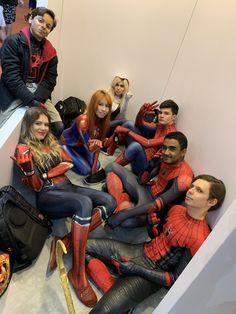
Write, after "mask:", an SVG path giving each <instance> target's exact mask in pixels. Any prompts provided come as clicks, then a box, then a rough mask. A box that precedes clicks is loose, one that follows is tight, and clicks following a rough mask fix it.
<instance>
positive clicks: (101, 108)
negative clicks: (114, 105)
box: [95, 99, 110, 119]
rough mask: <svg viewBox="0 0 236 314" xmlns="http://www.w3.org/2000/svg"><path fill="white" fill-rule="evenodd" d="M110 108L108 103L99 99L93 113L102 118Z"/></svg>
mask: <svg viewBox="0 0 236 314" xmlns="http://www.w3.org/2000/svg"><path fill="white" fill-rule="evenodd" d="M109 109H110V105H109V104H108V102H107V101H106V100H105V99H102V100H100V101H99V103H98V105H97V109H96V110H95V114H96V116H97V117H98V118H99V119H103V118H105V117H106V116H107V114H108V112H109Z"/></svg>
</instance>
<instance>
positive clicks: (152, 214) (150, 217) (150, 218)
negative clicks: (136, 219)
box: [147, 204, 160, 226]
mask: <svg viewBox="0 0 236 314" xmlns="http://www.w3.org/2000/svg"><path fill="white" fill-rule="evenodd" d="M147 222H148V224H149V225H151V226H154V225H156V224H158V223H159V222H160V219H159V218H158V208H157V206H156V204H152V205H151V206H150V208H149V210H148V212H147Z"/></svg>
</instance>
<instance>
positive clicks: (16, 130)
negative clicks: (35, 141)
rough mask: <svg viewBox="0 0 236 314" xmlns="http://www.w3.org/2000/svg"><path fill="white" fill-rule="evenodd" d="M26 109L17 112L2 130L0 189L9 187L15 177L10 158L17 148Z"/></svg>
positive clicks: (0, 132)
mask: <svg viewBox="0 0 236 314" xmlns="http://www.w3.org/2000/svg"><path fill="white" fill-rule="evenodd" d="M24 113H25V109H23V108H20V109H18V110H16V111H15V112H14V113H13V114H12V116H11V117H10V118H9V119H8V120H7V121H6V123H5V124H4V125H3V126H2V127H1V128H0V165H1V175H0V187H2V186H4V185H9V184H11V182H12V176H13V161H12V159H10V156H13V155H14V152H15V147H16V145H17V144H18V141H19V135H20V122H21V119H22V117H23V115H24Z"/></svg>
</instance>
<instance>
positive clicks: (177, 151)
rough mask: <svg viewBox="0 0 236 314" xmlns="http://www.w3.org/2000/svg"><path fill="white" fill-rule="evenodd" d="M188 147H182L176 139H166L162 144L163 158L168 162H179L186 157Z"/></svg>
mask: <svg viewBox="0 0 236 314" xmlns="http://www.w3.org/2000/svg"><path fill="white" fill-rule="evenodd" d="M185 154H186V149H181V146H180V144H179V142H178V141H177V140H175V139H165V140H164V142H163V144H162V153H161V159H162V161H163V162H165V163H166V164H178V163H179V162H181V161H182V160H183V159H184V156H185Z"/></svg>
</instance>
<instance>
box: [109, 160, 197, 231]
mask: <svg viewBox="0 0 236 314" xmlns="http://www.w3.org/2000/svg"><path fill="white" fill-rule="evenodd" d="M158 160H159V165H158V170H157V173H155V174H157V175H158V177H157V179H155V180H150V181H148V182H147V183H146V184H140V183H139V182H138V180H137V177H136V176H135V175H134V174H133V173H131V172H130V171H129V170H127V169H126V168H124V167H122V166H120V165H118V164H116V163H111V164H109V165H108V166H107V167H106V169H105V171H106V175H107V178H106V184H107V189H108V192H109V193H110V194H111V195H112V196H114V198H115V199H116V201H117V204H118V206H119V205H120V204H121V203H122V201H123V194H124V192H126V193H127V194H128V195H129V200H131V201H132V202H133V203H134V204H135V205H134V206H131V205H130V206H126V209H123V210H122V211H120V212H118V213H116V214H113V215H112V216H111V217H110V218H109V219H108V223H109V225H110V226H111V227H112V228H115V227H117V226H118V225H122V226H123V227H137V226H142V225H145V224H146V220H147V215H146V214H147V213H148V221H149V223H151V224H157V223H158V222H159V218H158V219H156V217H155V216H156V213H158V217H160V218H162V217H164V216H165V215H166V212H167V210H168V206H169V205H171V203H173V202H175V204H176V203H180V202H181V201H183V200H184V197H185V193H186V191H187V190H188V188H189V187H190V185H191V183H192V178H193V172H192V169H191V168H190V166H189V165H188V163H187V162H186V161H185V160H183V161H181V162H180V163H179V164H178V165H175V164H166V163H164V162H161V161H160V159H158Z"/></svg>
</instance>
